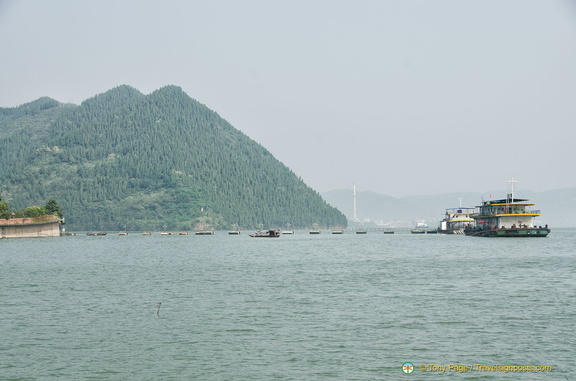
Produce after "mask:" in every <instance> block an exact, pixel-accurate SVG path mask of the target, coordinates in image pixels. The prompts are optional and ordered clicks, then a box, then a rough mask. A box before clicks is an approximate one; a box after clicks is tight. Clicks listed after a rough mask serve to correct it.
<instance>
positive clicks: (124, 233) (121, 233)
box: [118, 232, 128, 235]
mask: <svg viewBox="0 0 576 381" xmlns="http://www.w3.org/2000/svg"><path fill="white" fill-rule="evenodd" d="M118 235H128V233H126V232H120V233H118Z"/></svg>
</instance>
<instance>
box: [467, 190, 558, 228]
mask: <svg viewBox="0 0 576 381" xmlns="http://www.w3.org/2000/svg"><path fill="white" fill-rule="evenodd" d="M509 182H510V183H511V184H512V192H511V193H509V194H508V195H507V196H506V198H503V199H500V200H490V201H483V202H482V204H481V205H479V206H477V207H476V208H477V211H476V213H473V214H472V215H471V217H472V219H473V220H474V223H472V224H470V225H468V226H467V227H466V229H465V230H464V234H466V235H469V236H476V237H522V238H528V237H546V236H547V235H548V234H550V229H549V228H548V225H545V226H544V227H542V226H536V224H534V219H535V218H536V217H538V216H540V211H539V210H534V209H533V208H532V207H533V206H534V205H536V204H534V203H532V202H528V201H529V200H528V199H523V198H516V197H515V196H514V183H515V182H516V181H515V180H514V179H512V180H511V181H509Z"/></svg>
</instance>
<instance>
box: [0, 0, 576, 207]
mask: <svg viewBox="0 0 576 381" xmlns="http://www.w3.org/2000/svg"><path fill="white" fill-rule="evenodd" d="M121 84H127V85H130V86H133V87H135V88H137V89H138V90H140V91H142V92H143V93H145V94H148V93H150V92H152V91H154V90H156V89H158V88H160V87H162V86H164V85H168V84H171V85H177V86H181V87H182V88H183V90H184V91H185V92H186V93H187V94H188V95H189V96H191V97H192V98H195V99H196V100H198V101H199V102H201V103H203V104H205V105H206V106H208V107H209V108H211V109H212V110H214V111H216V112H218V114H220V115H221V116H222V117H223V118H225V119H226V120H227V121H229V122H230V123H231V124H232V125H233V126H234V127H236V128H237V129H239V130H241V131H243V132H244V133H245V134H247V135H248V136H249V137H251V138H252V139H254V140H256V141H257V142H259V143H261V144H262V145H263V146H264V147H266V148H267V149H268V150H269V151H270V152H271V153H272V154H273V155H274V156H275V157H276V158H278V159H279V160H280V161H282V162H283V163H284V164H286V165H287V166H288V167H289V168H291V169H292V170H293V171H294V172H295V173H296V174H297V175H299V176H301V177H302V178H303V179H304V181H305V182H306V183H307V184H308V185H310V186H311V187H313V188H314V189H316V190H317V191H319V192H325V191H328V190H332V189H342V188H348V189H349V188H351V187H352V184H353V183H356V186H357V188H358V190H362V191H374V192H378V193H381V194H387V195H392V196H404V195H413V194H436V193H444V192H453V191H481V192H484V191H489V190H500V189H502V190H505V189H506V181H507V180H509V179H510V178H511V177H512V176H514V177H515V178H516V179H517V180H518V181H519V182H518V184H517V190H518V191H519V192H521V190H522V189H530V190H535V191H543V190H549V189H555V188H565V187H576V175H574V164H575V163H576V153H575V149H574V147H575V145H576V132H575V128H576V2H575V1H570V0H564V1H562V0H558V1H555V0H537V1H534V0H504V1H502V0H498V1H490V0H488V1H486V0H483V1H466V0H435V1H432V0H422V1H418V0H389V1H387V0H354V1H352V0H348V1H339V0H322V1H320V0H306V1H302V0H290V1H273V0H242V1H235V0H204V1H197V0H183V1H173V0H162V1H143V0H126V1H118V0H97V1H96V0H83V1H77V0H57V1H45V0H18V1H10V0H8V1H7V0H0V107H13V106H17V105H20V104H22V103H27V102H30V101H33V100H35V99H37V98H39V97H41V96H49V97H52V98H54V99H56V100H58V101H61V102H70V103H76V104H79V103H80V102H82V101H83V100H85V99H87V98H89V97H92V96H94V95H96V94H98V93H102V92H104V91H107V90H109V89H111V88H113V87H115V86H118V85H121ZM520 195H521V193H520V194H519V196H520ZM502 196H503V195H502Z"/></svg>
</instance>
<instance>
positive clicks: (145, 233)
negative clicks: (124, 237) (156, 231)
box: [142, 232, 152, 235]
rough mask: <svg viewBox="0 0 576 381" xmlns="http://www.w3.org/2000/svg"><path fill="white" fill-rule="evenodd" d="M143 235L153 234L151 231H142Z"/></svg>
mask: <svg viewBox="0 0 576 381" xmlns="http://www.w3.org/2000/svg"><path fill="white" fill-rule="evenodd" d="M142 235H152V233H150V232H144V233H142Z"/></svg>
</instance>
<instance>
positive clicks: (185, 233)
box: [178, 232, 188, 235]
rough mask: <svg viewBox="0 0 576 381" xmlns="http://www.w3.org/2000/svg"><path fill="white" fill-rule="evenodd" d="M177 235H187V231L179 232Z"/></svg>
mask: <svg viewBox="0 0 576 381" xmlns="http://www.w3.org/2000/svg"><path fill="white" fill-rule="evenodd" d="M178 235H188V232H180V233H178Z"/></svg>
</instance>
